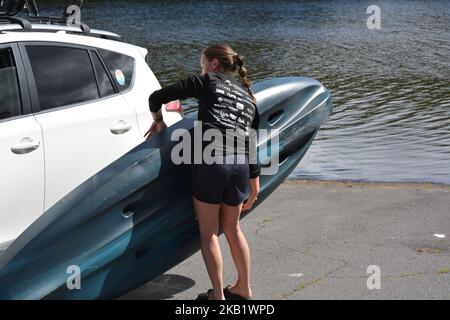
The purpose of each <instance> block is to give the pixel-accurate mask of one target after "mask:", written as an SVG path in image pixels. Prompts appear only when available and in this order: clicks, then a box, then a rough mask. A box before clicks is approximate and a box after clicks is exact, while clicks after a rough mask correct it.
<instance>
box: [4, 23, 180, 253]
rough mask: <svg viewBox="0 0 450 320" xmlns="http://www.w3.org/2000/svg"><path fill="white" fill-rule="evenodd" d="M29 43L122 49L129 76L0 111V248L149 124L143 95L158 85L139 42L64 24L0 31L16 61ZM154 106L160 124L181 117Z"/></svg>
mask: <svg viewBox="0 0 450 320" xmlns="http://www.w3.org/2000/svg"><path fill="white" fill-rule="evenodd" d="M32 43H38V44H45V45H51V46H62V47H65V46H75V47H80V48H82V49H86V50H88V51H89V48H93V49H96V48H97V49H106V50H109V51H113V52H116V53H120V54H124V55H126V56H129V57H132V58H134V60H135V69H134V80H133V82H132V84H131V88H130V89H128V90H127V91H124V92H119V93H117V92H116V93H115V94H114V95H111V96H108V97H104V98H99V99H96V100H93V101H89V102H83V103H77V104H72V105H62V106H58V107H55V108H52V109H49V110H42V111H38V112H36V110H34V109H32V110H30V111H29V112H24V113H25V114H21V115H18V116H14V117H10V118H6V119H1V118H0V170H1V178H0V251H1V250H2V249H4V248H5V247H7V246H8V244H9V243H11V242H12V241H13V240H14V239H16V238H17V237H18V236H19V235H20V234H21V233H22V232H23V231H24V230H25V229H26V228H27V227H28V226H30V225H31V224H32V223H33V222H34V221H35V220H36V219H37V218H38V217H39V216H41V215H42V214H43V213H44V212H45V211H46V210H47V209H49V208H50V207H51V206H53V205H54V204H55V203H56V202H57V201H59V200H60V199H61V198H62V197H64V195H66V194H67V193H69V192H70V191H71V190H73V189H74V188H76V187H77V186H78V185H80V184H81V183H82V182H84V181H85V180H86V179H87V178H89V177H91V176H92V175H94V174H95V173H97V172H98V171H100V170H101V169H103V168H104V167H106V166H107V165H108V164H110V163H111V162H113V161H114V160H116V159H117V158H119V157H121V156H122V155H123V154H125V153H126V152H128V151H129V150H131V149H132V148H134V147H135V146H137V145H139V144H140V143H142V142H143V141H144V140H145V138H144V134H145V132H146V131H147V130H148V128H149V127H150V125H151V123H152V119H151V114H150V110H149V106H148V98H149V95H150V94H151V93H152V92H153V91H154V90H157V89H159V88H161V86H160V84H159V82H158V80H157V79H156V77H155V76H154V74H153V72H152V71H151V70H150V68H149V67H148V65H147V63H146V61H145V57H146V55H147V50H146V49H145V48H141V47H137V46H135V45H131V44H127V43H124V42H120V41H115V40H109V39H103V38H97V37H93V36H88V35H76V34H68V33H66V32H64V31H57V32H52V31H50V32H35V31H33V32H15V31H6V32H5V31H4V32H3V33H0V49H2V48H3V49H5V48H8V47H11V48H12V47H14V48H13V49H12V50H13V51H14V58H15V59H16V60H18V59H20V57H22V61H25V59H24V55H25V54H26V52H24V50H23V46H25V45H27V44H29V45H32ZM21 48H22V49H21ZM49 49H50V48H49ZM89 52H90V51H89ZM19 53H20V55H19ZM91 54H92V52H91ZM27 57H28V55H27ZM91 59H93V58H92V56H91ZM91 61H92V60H91ZM15 62H16V64H17V63H18V61H15ZM20 63H21V62H20ZM25 65H26V63H23V65H22V66H21V67H24V66H25ZM0 67H1V66H0ZM21 67H19V66H17V72H18V73H19V78H20V77H23V76H24V75H26V77H27V78H33V79H34V76H33V74H30V73H29V72H26V69H24V70H22V74H20V73H21V70H19V69H20V68H21ZM91 67H92V68H93V69H95V67H94V66H93V65H91ZM104 67H105V70H106V69H108V68H107V67H106V64H104ZM0 71H1V70H0ZM106 71H107V70H106ZM94 74H95V75H97V73H96V72H94ZM118 77H120V72H119V76H117V73H116V78H117V81H119V78H118ZM4 79H5V78H4ZM111 79H113V76H111ZM1 81H7V80H2V78H1V77H0V83H1ZM8 81H9V80H8ZM33 81H34V80H33ZM19 82H20V79H19ZM111 82H114V80H111ZM98 83H99V82H98V81H97V86H99V84H98ZM22 84H23V82H21V83H20V84H19V85H20V86H22ZM113 86H114V85H113ZM115 86H116V87H117V86H118V85H117V84H115ZM1 88H2V87H1V86H0V90H1ZM28 89H29V91H30V92H31V89H30V88H28ZM98 90H99V92H100V89H98ZM30 94H31V93H30ZM1 95H2V92H0V96H1ZM27 99H28V97H27ZM30 99H31V98H30ZM0 103H1V100H0ZM22 103H24V102H23V101H22ZM30 105H32V103H30ZM0 108H1V105H0ZM162 110H163V114H164V119H165V121H166V123H167V125H168V126H170V125H172V124H173V123H175V122H177V121H179V120H180V119H181V118H182V116H181V114H179V113H177V112H167V111H166V110H165V108H162ZM13 149H14V150H16V153H15V152H13V151H12V150H13ZM17 150H19V151H17ZM20 150H28V151H26V152H24V153H21V151H20ZM29 150H31V151H29ZM17 152H18V153H17Z"/></svg>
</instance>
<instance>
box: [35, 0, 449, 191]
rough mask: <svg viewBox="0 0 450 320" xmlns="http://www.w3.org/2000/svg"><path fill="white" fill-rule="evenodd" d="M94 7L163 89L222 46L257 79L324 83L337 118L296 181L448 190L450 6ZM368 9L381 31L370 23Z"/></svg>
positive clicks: (93, 20) (95, 18)
mask: <svg viewBox="0 0 450 320" xmlns="http://www.w3.org/2000/svg"><path fill="white" fill-rule="evenodd" d="M51 2H52V3H53V4H52V6H56V4H54V3H55V1H51ZM85 2H86V4H85V6H84V8H83V10H82V21H83V22H85V23H87V24H88V25H90V26H91V27H94V28H98V29H105V30H109V31H113V32H117V33H119V34H121V35H122V36H123V39H124V40H125V41H127V42H131V43H134V44H137V45H140V46H144V47H147V48H148V49H149V64H150V66H151V68H152V70H153V71H154V72H155V74H156V76H157V77H158V79H159V80H160V82H161V84H162V85H163V86H164V85H167V84H170V83H172V82H174V81H176V80H178V79H180V78H181V77H184V76H186V75H189V74H192V73H198V72H199V54H200V51H201V49H203V48H204V47H206V46H207V45H208V44H210V43H213V42H222V41H223V42H228V43H229V44H230V45H231V46H232V47H233V48H234V49H235V50H236V51H238V52H239V53H241V54H243V55H244V56H246V59H247V63H248V66H249V72H250V76H251V78H252V79H253V80H254V81H259V80H263V79H267V78H271V77H277V76H303V77H313V78H316V79H318V80H319V81H321V82H322V83H324V84H325V85H326V86H327V87H328V88H329V89H330V90H331V92H332V94H333V99H334V114H333V115H332V116H331V118H330V120H329V121H328V123H326V124H325V125H324V126H323V128H322V129H321V131H320V132H319V134H318V135H317V138H316V140H315V141H314V143H313V145H312V146H311V149H310V150H309V152H308V154H307V155H306V157H305V158H304V160H303V161H302V163H301V165H300V166H299V167H298V168H297V169H296V170H295V171H294V172H293V173H292V175H291V178H294V179H295V178H306V179H337V180H362V181H403V182H411V181H430V182H437V183H446V184H450V1H448V0H446V1H376V2H372V1H357V0H353V1H344V0H339V1H223V2H222V3H219V1H201V2H186V1H122V2H119V1H89V0H88V1H85ZM371 4H377V5H378V6H379V7H380V9H381V29H379V30H370V29H368V28H367V25H366V20H367V17H368V16H369V15H368V14H367V13H366V9H367V7H368V6H369V5H371ZM43 6H44V8H45V7H48V6H49V4H48V3H44V5H43ZM61 9H62V7H61ZM187 105H191V106H192V101H190V102H189V101H188V102H187Z"/></svg>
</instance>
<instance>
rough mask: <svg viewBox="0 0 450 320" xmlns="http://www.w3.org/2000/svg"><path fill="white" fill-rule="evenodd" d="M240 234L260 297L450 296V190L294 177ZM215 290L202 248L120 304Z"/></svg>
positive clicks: (230, 269)
mask: <svg viewBox="0 0 450 320" xmlns="http://www.w3.org/2000/svg"><path fill="white" fill-rule="evenodd" d="M241 228H242V230H243V232H244V234H245V236H246V238H247V240H248V243H249V246H250V250H251V260H252V280H251V283H252V290H253V294H254V296H253V299H262V300H274V299H299V300H305V299H450V250H449V249H450V239H449V237H450V186H442V185H435V184H414V183H412V184H404V183H356V182H334V181H311V180H309V181H292V180H290V181H287V182H285V183H283V184H282V185H281V186H280V187H279V188H278V189H277V190H276V191H275V192H274V193H273V194H272V195H271V196H270V197H269V198H268V199H267V200H266V201H264V202H263V203H262V204H261V205H260V206H259V207H258V208H256V209H255V210H254V211H253V212H252V213H251V214H250V215H248V216H247V217H245V218H244V219H243V220H242V221H241ZM220 244H221V248H222V253H223V259H224V284H225V285H226V284H231V283H233V281H234V280H235V276H236V271H235V268H234V265H233V261H232V259H231V255H230V251H229V248H228V245H227V242H226V239H225V237H224V236H223V235H222V236H221V237H220ZM210 287H211V285H210V282H209V278H208V275H207V273H206V269H205V266H204V263H203V259H202V256H201V253H200V252H197V253H196V254H195V255H193V256H192V257H190V258H189V259H187V260H185V261H184V262H182V263H181V264H179V265H177V266H176V267H174V268H173V269H171V270H169V271H168V272H166V273H165V274H164V275H162V276H160V277H159V278H157V279H155V280H153V281H151V282H149V283H147V284H145V285H143V286H142V287H140V288H138V289H136V290H134V291H132V292H130V293H128V294H126V295H124V296H122V297H121V299H176V300H181V299H187V300H192V299H194V298H195V297H196V296H197V295H198V294H199V293H200V292H204V291H206V290H207V289H209V288H210Z"/></svg>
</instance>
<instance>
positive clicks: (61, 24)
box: [0, 0, 121, 40]
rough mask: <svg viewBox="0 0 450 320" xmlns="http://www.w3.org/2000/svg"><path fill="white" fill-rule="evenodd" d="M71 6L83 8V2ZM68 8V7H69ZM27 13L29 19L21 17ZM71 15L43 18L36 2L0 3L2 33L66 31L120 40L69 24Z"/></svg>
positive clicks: (13, 0)
mask: <svg viewBox="0 0 450 320" xmlns="http://www.w3.org/2000/svg"><path fill="white" fill-rule="evenodd" d="M70 5H77V6H78V7H80V8H81V6H82V5H83V0H72V3H71V4H70ZM67 8H68V7H67ZM24 11H25V12H26V13H27V17H26V18H24V17H19V16H18V15H19V14H20V13H22V12H24ZM68 18H69V14H67V10H65V11H64V13H63V14H62V16H60V17H51V16H41V15H39V9H38V7H37V5H36V2H35V0H2V1H0V32H3V31H13V30H20V31H31V30H45V31H65V32H71V33H83V34H85V35H92V36H99V37H101V38H106V39H114V40H117V39H120V38H121V36H120V35H118V34H116V33H113V32H108V31H102V30H91V28H90V27H89V26H88V25H86V24H84V23H79V24H70V23H68Z"/></svg>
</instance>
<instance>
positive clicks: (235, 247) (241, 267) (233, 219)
mask: <svg viewBox="0 0 450 320" xmlns="http://www.w3.org/2000/svg"><path fill="white" fill-rule="evenodd" d="M241 209H242V204H240V205H238V206H229V205H227V204H225V203H222V205H221V208H220V226H221V228H222V231H223V233H224V234H225V237H226V238H227V241H228V245H229V246H230V251H231V256H232V257H233V261H234V264H235V265H236V269H237V272H238V278H237V281H236V284H235V285H234V286H232V287H231V288H229V290H230V292H232V293H236V294H239V295H241V296H244V297H251V296H252V290H251V288H250V249H249V247H248V243H247V240H246V239H245V236H244V234H243V233H242V231H241V228H240V226H239V217H240V214H241Z"/></svg>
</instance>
